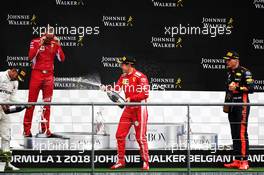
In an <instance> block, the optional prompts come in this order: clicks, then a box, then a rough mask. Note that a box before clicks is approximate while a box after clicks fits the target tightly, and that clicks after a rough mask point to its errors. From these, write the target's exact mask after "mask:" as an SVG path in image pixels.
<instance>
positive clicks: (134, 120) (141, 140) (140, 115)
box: [111, 57, 149, 170]
mask: <svg viewBox="0 0 264 175" xmlns="http://www.w3.org/2000/svg"><path fill="white" fill-rule="evenodd" d="M120 63H121V68H122V71H123V74H122V75H121V77H120V78H119V80H118V82H117V84H116V85H115V90H116V91H120V90H121V89H122V90H123V91H124V93H125V97H126V101H127V102H146V101H147V98H148V96H149V83H148V79H147V77H146V75H144V74H143V73H141V72H139V71H137V70H136V69H135V66H134V64H135V59H134V58H131V57H123V58H122V59H120ZM147 120H148V111H147V107H146V106H126V107H125V109H124V111H123V113H122V116H121V118H120V121H119V125H118V129H117V132H116V139H117V144H118V161H117V162H116V164H115V165H113V166H112V167H111V169H118V168H122V167H124V166H125V145H126V136H127V134H128V132H129V130H130V128H131V126H132V125H134V128H135V131H136V140H137V142H138V144H139V147H140V154H141V157H142V160H143V167H142V170H149V153H148V143H147V138H146V132H147Z"/></svg>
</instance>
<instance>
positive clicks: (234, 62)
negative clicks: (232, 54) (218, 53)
mask: <svg viewBox="0 0 264 175" xmlns="http://www.w3.org/2000/svg"><path fill="white" fill-rule="evenodd" d="M237 63H238V60H236V59H229V60H226V65H227V68H230V69H233V68H235V67H236V66H237Z"/></svg>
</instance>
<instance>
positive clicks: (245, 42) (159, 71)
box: [0, 0, 264, 91]
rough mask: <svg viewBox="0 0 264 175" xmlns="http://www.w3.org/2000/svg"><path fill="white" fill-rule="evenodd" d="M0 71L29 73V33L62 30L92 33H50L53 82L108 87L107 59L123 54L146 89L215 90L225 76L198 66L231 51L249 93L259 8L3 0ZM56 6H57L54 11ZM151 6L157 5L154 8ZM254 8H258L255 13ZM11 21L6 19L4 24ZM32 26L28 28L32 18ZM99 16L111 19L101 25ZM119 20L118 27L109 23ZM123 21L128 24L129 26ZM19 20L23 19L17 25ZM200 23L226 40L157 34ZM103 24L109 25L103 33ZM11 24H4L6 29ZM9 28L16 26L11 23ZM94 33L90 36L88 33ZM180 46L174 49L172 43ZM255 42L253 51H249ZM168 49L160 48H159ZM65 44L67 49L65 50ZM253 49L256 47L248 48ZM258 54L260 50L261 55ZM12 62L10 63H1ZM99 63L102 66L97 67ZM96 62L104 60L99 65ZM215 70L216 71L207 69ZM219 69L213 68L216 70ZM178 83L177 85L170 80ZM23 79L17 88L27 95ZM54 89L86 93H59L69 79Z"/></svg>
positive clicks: (200, 0) (260, 36) (158, 0)
mask: <svg viewBox="0 0 264 175" xmlns="http://www.w3.org/2000/svg"><path fill="white" fill-rule="evenodd" d="M1 3H2V4H1V17H2V19H1V23H2V24H1V39H2V44H1V53H0V54H1V55H0V58H1V62H0V65H1V71H2V70H5V69H7V67H10V64H15V67H24V68H25V69H27V70H28V72H29V74H30V71H29V70H30V68H29V65H25V62H28V61H26V60H27V54H28V49H29V43H30V41H31V39H32V38H34V37H38V35H36V34H33V27H35V28H37V27H40V26H47V24H51V25H53V26H64V27H65V26H66V27H68V28H70V27H71V26H73V27H77V28H78V27H81V26H84V27H87V26H90V27H91V28H92V32H91V33H92V34H91V33H89V34H85V35H84V37H83V40H82V41H81V42H78V40H79V39H80V38H79V35H80V34H71V33H70V34H69V33H67V34H57V36H59V37H73V39H70V40H66V39H61V42H62V44H63V45H64V46H63V50H64V51H65V54H66V61H65V62H64V63H63V64H60V63H59V62H58V61H56V62H55V76H56V77H57V78H59V77H64V78H69V77H75V78H76V77H77V78H78V77H79V78H81V79H82V80H85V79H86V80H89V81H97V82H99V81H101V82H102V83H104V84H108V83H111V82H114V81H116V79H117V78H118V77H119V75H120V73H121V72H120V69H119V68H118V67H117V65H116V64H115V61H113V59H116V58H119V57H122V56H124V55H130V56H134V57H135V58H136V59H137V68H138V69H139V70H140V71H142V72H144V73H145V74H147V75H148V78H149V80H150V82H151V84H152V85H157V86H158V87H160V86H164V85H168V86H166V89H167V90H195V91H196V90H197V91H198V90H199V91H207V90H210V91H222V90H224V81H225V78H226V73H225V72H226V70H225V69H223V65H224V63H210V64H209V66H210V67H211V68H208V69H205V68H204V66H206V65H203V64H201V61H202V59H205V60H207V61H209V62H215V61H218V62H219V61H220V62H221V61H222V56H223V55H224V54H225V52H226V50H229V49H233V50H236V51H237V52H239V53H240V56H241V62H242V65H243V66H245V67H247V68H249V69H250V70H251V71H252V73H253V74H254V78H255V79H256V84H258V88H257V89H256V90H257V91H262V90H263V87H264V85H263V84H264V83H263V82H264V71H263V66H264V62H263V55H264V50H263V47H264V44H263V40H264V32H263V31H264V25H263V17H264V8H261V7H263V5H264V4H263V3H262V2H254V1H253V0H247V1H237V0H221V1H211V0H195V1H189V0H183V1H177V0H163V1H162V0H138V1H136V0H107V1H96V0H93V1H92V0H82V1H81V0H79V1H74V0H38V1H36V0H25V1H21V0H8V1H3V2H1ZM61 3H62V4H61ZM157 4H158V5H157ZM258 5H259V8H257V7H256V6H258ZM10 16H12V19H8V17H10ZM33 16H35V17H36V19H35V20H33V21H32V17H33ZM103 16H104V17H107V18H108V19H109V18H111V20H108V21H103ZM116 17H119V18H121V20H119V21H115V19H113V18H116ZM129 17H130V18H132V20H131V22H129ZM21 18H26V19H21ZM203 18H209V20H211V21H212V20H213V21H215V20H218V21H220V22H210V24H212V25H216V24H220V25H230V26H232V28H231V31H232V33H231V34H222V35H220V34H219V35H217V36H216V37H211V36H210V35H198V34H176V35H174V36H173V37H172V36H169V35H166V34H165V27H169V26H179V25H184V26H188V25H189V26H199V27H202V26H203V24H202V20H203ZM230 19H233V22H231V24H228V22H229V21H230ZM104 22H109V23H111V24H112V25H114V24H116V22H118V24H123V25H125V26H106V25H105V23H104ZM11 23H12V24H11ZM14 23H16V24H14ZM97 30H98V31H99V33H97V32H96V31H97ZM152 37H160V39H161V38H163V39H164V38H167V39H168V38H170V39H174V40H175V41H174V40H173V41H172V42H170V41H161V42H159V46H160V47H158V48H157V47H153V43H151V39H152ZM179 38H181V39H182V42H180V44H179V45H177V47H176V44H175V43H176V42H177V41H178V39H179ZM254 39H257V40H258V41H259V42H260V44H258V45H257V46H256V45H253V44H252V42H253V40H254ZM168 43H169V44H172V45H174V46H172V48H164V47H163V48H162V46H164V44H168ZM67 44H70V45H75V46H65V45H67ZM255 47H260V48H259V49H256V48H255ZM261 48H262V49H261ZM7 58H12V61H10V60H7ZM103 58H105V59H107V61H102V60H103ZM105 59H104V60H105ZM215 66H218V68H213V67H215ZM219 67H221V68H219ZM177 80H178V81H177ZM28 81H29V76H28V78H27V80H26V82H25V83H23V84H21V88H23V89H27V88H28ZM56 82H57V83H58V84H59V83H61V85H58V84H57V85H55V88H56V89H65V88H68V89H83V88H84V89H93V88H95V87H93V86H89V85H87V86H79V84H81V83H80V82H79V83H77V85H75V86H71V85H69V86H65V83H70V84H71V83H72V84H74V83H76V81H75V82H74V81H73V80H72V79H67V80H65V79H64V80H62V79H57V80H56Z"/></svg>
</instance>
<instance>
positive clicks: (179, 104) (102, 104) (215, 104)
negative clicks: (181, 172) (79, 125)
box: [0, 102, 264, 175]
mask: <svg viewBox="0 0 264 175" xmlns="http://www.w3.org/2000/svg"><path fill="white" fill-rule="evenodd" d="M0 105H35V106H44V105H53V106H91V107H92V122H91V123H92V152H91V157H92V161H91V163H92V171H91V174H92V175H93V174H94V168H95V167H94V156H95V152H94V151H95V150H94V140H95V138H94V136H95V135H96V133H95V132H94V107H95V106H117V105H125V106H184V107H187V128H188V129H187V160H188V161H187V174H188V175H190V174H191V163H190V154H191V151H190V148H191V146H190V144H191V143H190V141H191V139H190V107H191V106H264V103H158V102H156V103H154V102H148V103H136V102H129V103H111V102H27V103H22V102H16V103H15V102H9V103H7V102H0Z"/></svg>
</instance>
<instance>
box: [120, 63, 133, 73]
mask: <svg viewBox="0 0 264 175" xmlns="http://www.w3.org/2000/svg"><path fill="white" fill-rule="evenodd" d="M130 67H131V65H130V64H124V63H123V64H121V69H122V71H123V73H128V71H129V68H130Z"/></svg>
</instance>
